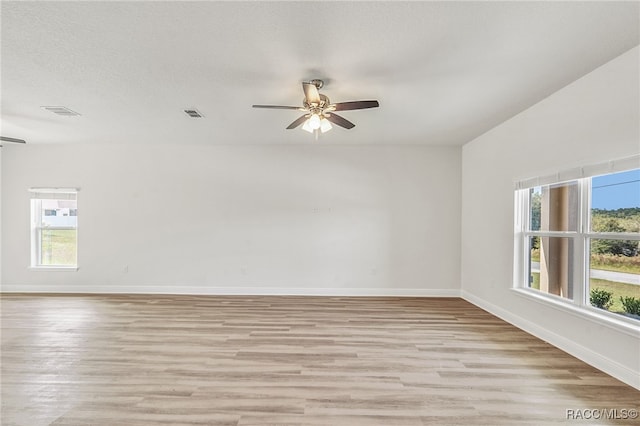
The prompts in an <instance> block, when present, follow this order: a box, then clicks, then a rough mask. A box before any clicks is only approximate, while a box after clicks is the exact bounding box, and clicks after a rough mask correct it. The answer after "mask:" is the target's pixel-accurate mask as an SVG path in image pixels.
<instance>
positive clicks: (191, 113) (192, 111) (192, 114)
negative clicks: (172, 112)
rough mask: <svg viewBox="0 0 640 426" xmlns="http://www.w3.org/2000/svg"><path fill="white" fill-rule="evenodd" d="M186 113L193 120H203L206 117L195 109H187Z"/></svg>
mask: <svg viewBox="0 0 640 426" xmlns="http://www.w3.org/2000/svg"><path fill="white" fill-rule="evenodd" d="M184 112H185V113H186V114H187V115H188V116H189V117H191V118H202V117H204V115H202V114H201V113H200V111H198V110H197V109H195V108H189V109H185V110H184Z"/></svg>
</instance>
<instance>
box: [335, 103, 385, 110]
mask: <svg viewBox="0 0 640 426" xmlns="http://www.w3.org/2000/svg"><path fill="white" fill-rule="evenodd" d="M332 106H333V107H334V108H333V110H334V111H348V110H353V109H367V108H377V107H379V106H380V104H379V103H378V101H351V102H338V103H336V104H333V105H332Z"/></svg>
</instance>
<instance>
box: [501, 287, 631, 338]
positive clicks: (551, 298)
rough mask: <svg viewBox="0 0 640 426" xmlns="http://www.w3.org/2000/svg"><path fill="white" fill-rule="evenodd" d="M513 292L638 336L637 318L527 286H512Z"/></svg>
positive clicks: (615, 329) (595, 322) (581, 317)
mask: <svg viewBox="0 0 640 426" xmlns="http://www.w3.org/2000/svg"><path fill="white" fill-rule="evenodd" d="M510 290H511V291H513V292H514V294H516V295H518V296H521V297H525V298H529V299H533V300H535V301H536V302H540V303H543V304H546V305H547V306H550V307H552V308H554V309H556V310H558V311H561V312H564V313H567V314H570V315H572V316H574V317H577V318H579V319H580V320H588V321H591V322H593V323H594V324H598V325H601V326H606V327H608V328H610V329H612V330H614V331H617V332H622V333H625V334H628V335H629V336H631V337H636V338H638V337H640V327H639V326H638V325H637V322H638V321H637V320H635V319H631V318H625V316H624V315H621V314H616V313H613V312H609V311H605V310H599V309H598V308H595V307H593V306H579V305H576V304H575V303H572V301H571V299H565V298H563V297H560V296H556V295H555V294H547V293H542V292H540V291H538V290H535V289H529V288H512V289H510Z"/></svg>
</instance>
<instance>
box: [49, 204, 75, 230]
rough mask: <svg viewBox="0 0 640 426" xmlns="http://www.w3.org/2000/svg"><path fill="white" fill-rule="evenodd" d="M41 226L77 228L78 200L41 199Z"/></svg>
mask: <svg viewBox="0 0 640 426" xmlns="http://www.w3.org/2000/svg"><path fill="white" fill-rule="evenodd" d="M40 204H41V206H42V207H41V208H42V213H41V215H40V217H41V218H42V221H41V226H51V227H66V228H75V227H76V226H77V225H78V217H77V209H78V202H77V201H76V200H41V201H40Z"/></svg>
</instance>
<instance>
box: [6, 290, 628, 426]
mask: <svg viewBox="0 0 640 426" xmlns="http://www.w3.org/2000/svg"><path fill="white" fill-rule="evenodd" d="M0 303H1V305H0V306H1V308H2V317H1V318H2V323H1V325H2V340H1V342H2V351H1V355H2V358H1V361H2V369H1V374H2V376H1V380H2V383H1V388H2V395H1V396H2V417H1V423H2V425H4V426H8V425H28V426H37V425H48V424H53V425H156V424H163V425H167V424H171V425H196V424H197V425H275V424H278V425H294V424H301V425H348V426H351V425H367V426H369V425H385V426H386V425H392V426H393V425H399V426H402V425H431V424H433V425H449V424H460V425H478V424H486V425H520V424H527V425H536V426H539V425H547V424H557V423H572V424H579V423H581V422H580V421H569V420H567V418H566V417H567V410H568V409H574V410H577V409H595V408H607V409H611V408H618V409H640V403H639V401H640V392H638V391H637V390H634V389H633V388H631V387H629V386H627V385H625V384H623V383H621V382H619V381H617V380H615V379H613V378H611V377H609V376H607V375H605V374H604V373H601V372H599V371H598V370H596V369H594V368H592V367H590V366H588V365H586V364H584V363H582V362H581V361H579V360H577V359H575V358H573V357H571V356H569V355H567V354H565V353H564V352H562V351H560V350H558V349H556V348H554V347H552V346H550V345H548V344H546V343H544V342H542V341H540V340H538V339H536V338H534V337H532V336H530V335H528V334H526V333H524V332H522V331H520V330H518V329H516V328H515V327H513V326H511V325H509V324H507V323H505V322H503V321H501V320H499V319H497V318H495V317H493V316H491V315H490V314H488V313H486V312H484V311H482V310H480V309H478V308H476V307H474V306H473V305H471V304H469V303H467V302H465V301H463V300H461V299H455V298H446V299H441V298H438V299H413V298H342V297H207V296H148V295H145V296H131V295H116V296H105V295H100V296H82V295H73V296H61V295H2V297H1V299H0ZM595 423H598V424H637V423H634V422H632V421H630V420H627V421H622V420H618V422H617V423H616V422H615V421H605V420H600V421H598V422H595Z"/></svg>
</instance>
